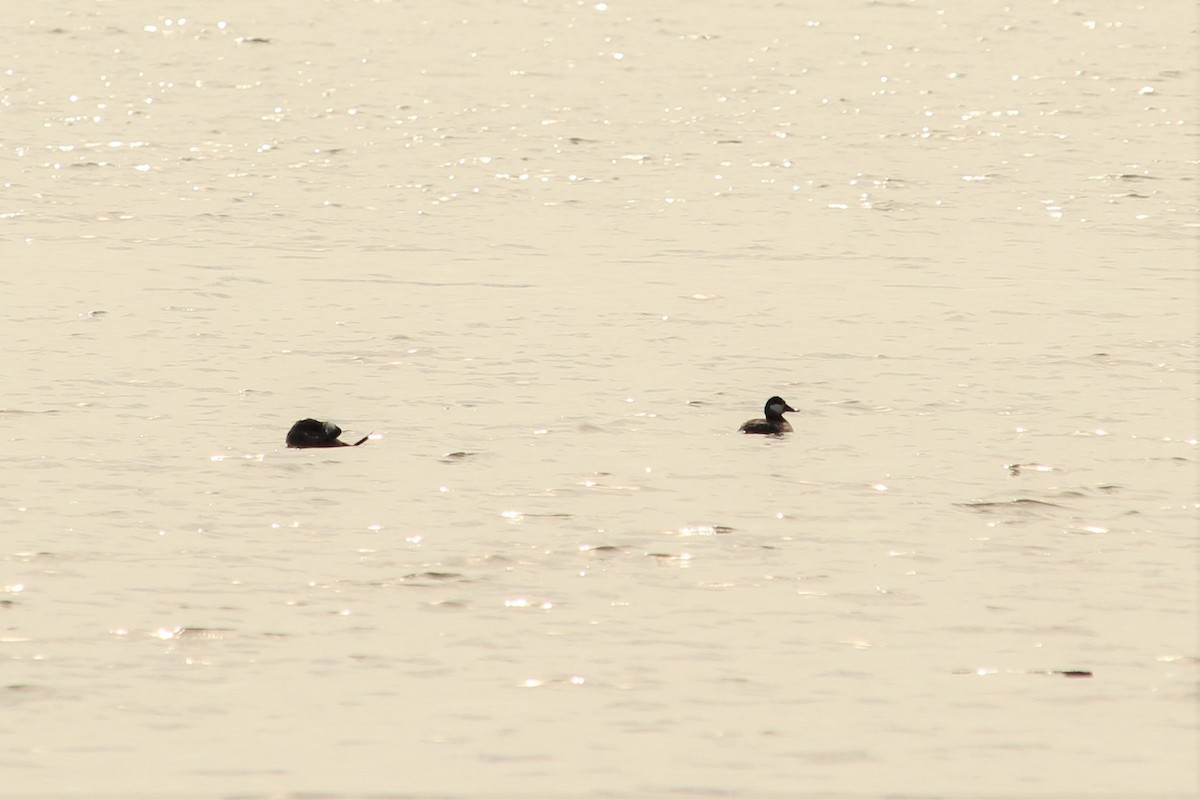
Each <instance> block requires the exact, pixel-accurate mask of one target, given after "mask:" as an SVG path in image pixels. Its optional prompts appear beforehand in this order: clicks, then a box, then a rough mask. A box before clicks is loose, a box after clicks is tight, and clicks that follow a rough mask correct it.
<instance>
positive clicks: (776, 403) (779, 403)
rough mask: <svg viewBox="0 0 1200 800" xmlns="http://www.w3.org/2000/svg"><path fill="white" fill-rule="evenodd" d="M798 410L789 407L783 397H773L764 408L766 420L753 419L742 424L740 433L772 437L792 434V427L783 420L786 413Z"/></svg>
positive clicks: (739, 429)
mask: <svg viewBox="0 0 1200 800" xmlns="http://www.w3.org/2000/svg"><path fill="white" fill-rule="evenodd" d="M795 410H796V409H794V408H792V407H791V406H789V405H788V404H787V403H786V402H785V401H784V399H783V398H782V397H778V396H777V397H772V398H771V399H770V400H768V401H767V404H766V405H765V406H763V414H764V415H765V416H766V419H752V420H749V421H747V422H745V423H743V424H742V427H740V428H738V432H739V433H764V434H768V435H772V436H778V435H779V434H782V433H791V432H792V426H791V425H790V424H788V421H787V420H786V419H784V418H783V415H784V413H785V412H788V411H795Z"/></svg>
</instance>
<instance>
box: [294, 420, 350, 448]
mask: <svg viewBox="0 0 1200 800" xmlns="http://www.w3.org/2000/svg"><path fill="white" fill-rule="evenodd" d="M341 435H342V429H341V428H339V427H338V426H337V425H334V424H333V423H332V422H321V421H320V420H316V419H302V420H300V421H299V422H297V423H296V424H295V425H293V426H292V429H291V430H290V431H288V435H287V446H288V447H358V446H359V445H360V444H362V443H363V442H365V441H366V440H367V439H370V438H371V437H370V436H364V437H363V438H361V439H359V440H358V441H357V442H355V443H354V444H349V443H347V442H343V441H340V440H339V439H338V437H339V436H341Z"/></svg>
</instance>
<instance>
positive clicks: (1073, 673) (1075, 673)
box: [954, 669, 1092, 678]
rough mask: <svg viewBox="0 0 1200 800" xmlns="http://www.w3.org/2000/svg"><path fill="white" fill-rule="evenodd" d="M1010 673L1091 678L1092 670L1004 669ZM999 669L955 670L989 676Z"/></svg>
mask: <svg viewBox="0 0 1200 800" xmlns="http://www.w3.org/2000/svg"><path fill="white" fill-rule="evenodd" d="M1004 671H1005V672H1007V673H1009V674H1013V673H1020V674H1024V675H1062V676H1063V677H1064V678H1090V677H1092V671H1091V670H1090V669H1044V670H1042V669H1010V670H1004ZM997 672H999V670H993V669H959V670H955V671H954V674H955V675H979V676H987V675H994V674H996V673H997Z"/></svg>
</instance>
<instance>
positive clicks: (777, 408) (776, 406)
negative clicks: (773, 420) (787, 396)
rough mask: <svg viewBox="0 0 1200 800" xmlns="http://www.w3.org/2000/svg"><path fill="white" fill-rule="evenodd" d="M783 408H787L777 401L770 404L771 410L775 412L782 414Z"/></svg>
mask: <svg viewBox="0 0 1200 800" xmlns="http://www.w3.org/2000/svg"><path fill="white" fill-rule="evenodd" d="M785 408H787V406H781V405H779V404H778V403H774V404H772V406H771V411H772V412H773V413H775V414H782V413H783V409H785Z"/></svg>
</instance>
